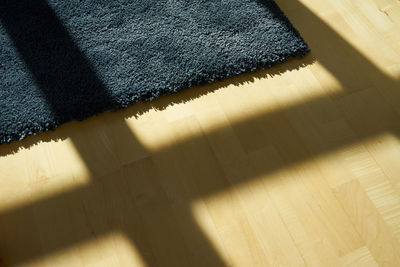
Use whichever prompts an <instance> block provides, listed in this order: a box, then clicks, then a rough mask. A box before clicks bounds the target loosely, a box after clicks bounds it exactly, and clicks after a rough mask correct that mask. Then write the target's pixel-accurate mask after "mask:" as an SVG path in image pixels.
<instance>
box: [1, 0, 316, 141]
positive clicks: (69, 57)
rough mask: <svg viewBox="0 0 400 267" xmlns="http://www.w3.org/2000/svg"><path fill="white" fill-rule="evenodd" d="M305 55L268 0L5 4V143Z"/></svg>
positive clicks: (26, 0) (17, 0) (5, 0)
mask: <svg viewBox="0 0 400 267" xmlns="http://www.w3.org/2000/svg"><path fill="white" fill-rule="evenodd" d="M308 51H309V48H308V47H307V45H306V43H305V42H304V41H303V39H302V38H301V37H300V35H299V33H298V32H297V31H296V30H295V29H294V28H293V26H292V25H291V24H290V22H289V21H288V20H287V18H286V17H285V15H284V14H283V13H282V12H281V10H280V9H279V8H278V6H277V5H276V4H275V3H274V2H273V1H272V0H113V1H110V0H47V1H46V0H1V1H0V143H6V142H10V141H13V140H19V139H23V138H24V137H25V136H26V135H29V134H34V133H37V132H40V131H46V130H50V129H54V128H56V127H57V126H58V125H60V124H63V123H65V122H69V121H72V120H83V119H85V118H87V117H89V116H92V115H94V114H98V113H101V112H104V111H107V110H117V109H120V108H122V107H126V106H128V105H130V104H132V103H135V102H138V101H147V100H152V99H154V98H156V97H159V96H161V95H163V94H169V93H174V92H178V91H181V90H183V89H186V88H189V87H191V86H194V85H200V84H206V83H211V82H213V81H215V80H217V79H223V78H226V77H230V76H233V75H237V74H240V73H243V72H249V71H255V70H257V69H261V68H264V67H269V66H272V65H274V64H277V63H279V62H282V61H284V60H285V59H287V58H290V57H301V56H304V55H305V54H306V53H307V52H308Z"/></svg>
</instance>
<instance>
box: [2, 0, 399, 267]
mask: <svg viewBox="0 0 400 267" xmlns="http://www.w3.org/2000/svg"><path fill="white" fill-rule="evenodd" d="M276 2H277V3H278V4H279V5H280V6H281V7H282V8H283V11H284V12H285V14H286V15H287V16H288V17H289V18H290V20H291V21H292V23H293V24H294V25H295V26H296V28H297V29H299V30H300V32H301V33H302V35H303V37H304V38H305V40H306V41H307V42H308V43H309V45H310V47H311V48H312V54H311V55H309V56H307V57H306V58H305V59H304V60H291V61H289V62H287V63H284V64H282V65H279V66H276V67H274V68H273V69H271V70H263V71H260V72H257V73H254V74H244V75H240V76H238V77H235V78H232V79H227V80H224V81H220V82H216V83H215V84H213V85H209V86H205V87H197V88H192V89H191V90H187V91H184V92H181V93H179V94H175V95H169V96H165V97H162V98H160V99H157V100H155V101H152V102H149V103H138V104H136V105H135V106H133V107H130V108H127V109H125V110H122V111H120V112H118V113H108V114H105V115H103V116H101V117H97V118H92V119H89V120H88V121H86V122H85V123H72V124H69V125H66V126H62V127H60V129H59V131H54V132H48V133H42V134H39V135H37V136H31V137H28V138H27V139H25V140H23V141H22V142H14V143H11V144H7V145H2V146H0V155H2V156H5V155H8V154H10V153H13V152H16V151H18V149H19V148H21V147H31V146H33V145H35V144H38V143H40V142H41V141H45V142H47V141H51V140H57V139H65V138H71V140H72V141H73V143H74V145H75V147H76V149H77V151H78V152H79V153H80V155H81V157H82V159H83V161H84V162H85V164H86V166H87V167H88V169H89V170H90V174H91V178H92V183H91V184H90V185H87V186H84V187H80V188H78V189H73V190H71V191H68V192H64V193H61V194H58V195H56V196H52V197H48V198H46V199H43V200H40V201H37V202H35V203H29V204H27V205H24V206H20V207H17V208H13V209H11V210H9V211H6V212H3V213H2V214H0V229H1V230H0V240H4V241H0V257H2V258H3V261H4V262H5V263H6V264H10V265H16V264H20V263H24V262H27V261H29V260H32V259H36V258H39V257H41V256H43V255H47V254H51V253H52V252H57V251H58V250H61V249H65V248H68V247H72V246H74V245H76V244H77V243H81V242H84V241H87V240H89V239H95V238H97V237H101V236H103V235H106V234H108V233H110V232H113V231H121V232H122V233H124V234H126V235H127V236H128V237H130V238H131V240H132V242H133V244H134V246H135V247H136V248H137V249H138V251H139V253H140V254H141V256H142V258H143V259H144V260H145V262H146V263H147V264H148V265H149V266H164V265H165V264H166V262H165V260H170V261H171V262H168V264H170V265H171V266H179V265H181V266H190V265H196V264H197V265H199V266H223V265H224V264H225V263H224V262H223V261H222V259H221V258H220V256H219V255H217V252H216V251H215V250H214V249H213V246H212V245H211V244H210V242H209V241H208V240H207V238H206V237H205V236H204V234H203V233H202V232H201V229H199V227H198V226H197V224H196V222H195V220H194V218H193V217H192V214H191V211H190V204H191V203H192V201H194V200H196V199H198V198H200V197H204V196H208V195H212V194H215V193H218V192H221V191H227V190H230V189H231V188H232V186H235V185H239V184H242V183H245V182H248V181H251V180H252V179H254V178H255V177H258V176H260V175H263V174H267V173H270V172H273V171H276V170H278V169H281V168H285V167H288V166H291V165H293V164H295V163H299V162H302V161H306V160H308V159H310V158H312V157H315V156H318V155H322V154H324V153H328V152H330V151H332V150H336V149H340V148H342V147H345V146H347V145H350V144H354V143H357V142H361V141H363V140H365V139H368V138H372V137H374V136H377V135H379V134H382V133H386V132H390V133H392V134H396V135H398V136H399V134H400V125H398V123H394V122H397V121H398V117H399V114H398V113H396V112H393V109H392V108H391V107H389V105H392V106H394V107H395V108H397V105H399V103H400V95H399V89H398V88H400V86H399V85H400V84H399V81H396V80H392V79H391V78H390V77H387V76H386V75H385V74H383V73H382V72H380V71H379V70H378V69H377V68H376V67H375V66H374V65H373V64H372V63H371V62H369V61H368V60H367V59H366V58H365V57H363V56H362V55H361V54H360V53H359V52H358V51H357V50H356V49H354V48H353V47H352V46H351V45H349V44H348V43H347V42H346V41H345V40H344V39H343V38H342V37H340V36H339V35H338V34H337V33H335V32H334V31H333V30H332V29H331V28H330V27H329V26H328V25H326V24H325V23H324V22H323V21H321V20H320V19H318V18H317V17H316V16H315V15H314V14H313V13H312V12H310V11H309V10H308V9H307V8H306V7H304V6H303V5H302V4H300V3H298V2H297V1H290V0H276ZM288 3H290V8H289V9H287V10H286V9H285V8H284V7H285V6H289V4H288ZM314 58H315V60H317V61H318V62H320V63H321V64H322V65H323V66H324V67H325V68H326V69H327V70H328V71H329V72H330V73H331V74H332V75H333V76H334V77H335V78H336V79H338V81H339V82H340V84H341V86H342V87H343V89H344V90H345V92H344V93H343V94H338V95H330V96H323V97H317V98H314V99H311V100H309V101H307V102H304V103H299V104H295V105H292V106H289V107H286V108H284V109H280V110H276V111H273V112H269V113H266V114H259V115H258V116H256V117H253V118H249V119H247V120H245V121H238V122H235V123H234V124H232V125H231V128H229V129H228V128H219V129H216V130H213V131H210V132H207V133H206V135H205V136H204V135H201V136H193V137H190V138H188V139H185V138H179V129H178V130H177V132H176V134H177V138H176V140H177V141H176V142H175V143H171V144H169V145H168V146H167V147H164V148H161V149H160V150H158V151H148V150H147V149H146V148H144V147H143V146H142V144H140V142H139V141H138V140H137V139H136V138H135V136H134V135H133V134H132V132H131V131H130V129H129V128H128V127H127V126H126V124H125V122H124V121H123V118H127V117H132V116H137V115H138V114H143V113H145V112H147V111H148V110H150V109H153V108H156V109H163V108H165V107H166V106H168V105H170V104H171V103H182V102H185V101H189V100H191V99H194V98H197V97H199V96H201V95H204V94H207V93H209V92H212V91H215V90H218V89H219V88H222V87H225V86H227V85H229V84H232V83H234V84H245V83H247V82H252V81H253V80H254V79H257V78H262V77H266V76H268V75H275V74H279V73H282V72H284V71H285V70H290V69H295V68H297V67H298V66H301V65H304V64H307V63H310V61H313V60H314ZM28 60H29V59H28ZM78 62H79V59H78ZM83 62H84V63H83V64H86V63H85V62H86V61H84V60H83ZM85 68H86V67H85ZM94 79H95V80H96V78H94ZM102 88H104V87H102ZM267 89H269V88H267ZM267 89H266V90H267ZM271 90H273V88H272V89H271ZM102 94H103V95H104V97H106V95H107V93H106V92H104V93H102ZM386 102H387V103H388V105H383V104H382V103H386ZM338 107H340V111H338ZM343 116H344V117H345V118H346V119H347V122H348V125H347V124H344V125H339V126H340V127H342V126H343V127H345V128H346V127H347V128H346V129H345V130H344V131H340V132H341V133H342V134H341V135H338V134H337V133H336V132H334V131H325V130H324V125H330V124H331V123H338V122H339V123H340V122H341V120H340V118H342V117H343ZM99 121H101V123H99ZM99 124H100V125H102V126H99ZM293 124H294V125H298V127H299V128H296V129H293ZM316 126H318V127H316ZM100 127H104V128H100ZM300 127H315V128H316V131H318V134H316V135H315V136H302V134H301V133H300V134H298V133H297V132H296V130H298V129H300ZM61 128H62V129H61ZM327 128H328V129H330V128H329V127H327ZM102 133H103V134H102ZM343 133H344V134H343ZM104 135H107V136H109V139H107V142H108V143H105V141H104V138H103V136H104ZM232 136H235V138H237V140H236V141H238V142H236V141H235V142H232V144H236V146H235V145H233V146H232V145H230V143H229V142H231V141H232V138H233V137H232ZM102 143H104V146H98V144H102ZM210 144H211V145H210ZM216 144H221V145H220V146H218V145H216ZM237 144H240V146H237ZM228 147H229V148H232V151H233V152H239V154H235V153H230V151H228V152H227V151H226V148H228ZM270 148H272V149H270ZM124 151H131V152H130V153H128V154H126V152H124ZM293 151H296V153H293ZM240 153H242V154H240ZM255 154H257V155H258V159H260V158H261V159H264V161H263V160H258V161H253V160H252V158H251V155H255ZM243 157H244V158H243ZM260 162H261V163H260ZM107 163H109V164H107ZM110 166H114V167H110ZM115 166H119V167H115ZM188 188H189V189H188ZM82 215H84V216H82ZM32 222H35V223H32ZM22 240H23V242H22ZM8 255H13V257H12V258H8V257H7V256H8ZM163 261H164V262H163Z"/></svg>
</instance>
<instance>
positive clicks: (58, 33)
mask: <svg viewBox="0 0 400 267" xmlns="http://www.w3.org/2000/svg"><path fill="white" fill-rule="evenodd" d="M0 22H1V23H2V24H3V25H4V27H5V28H6V30H7V33H8V35H9V36H10V38H11V39H12V42H13V44H14V46H15V47H16V48H17V50H18V53H19V55H20V56H21V58H22V59H23V60H24V62H25V64H26V65H27V67H28V68H29V70H30V72H31V74H32V76H33V77H34V79H35V81H36V83H37V85H38V86H39V87H40V89H41V91H42V92H43V94H44V96H45V98H46V99H47V103H48V104H49V105H50V106H51V109H52V111H53V113H54V116H55V120H56V121H58V122H59V123H64V122H68V121H71V120H73V119H77V120H82V119H85V118H86V114H88V112H89V113H90V111H91V110H97V111H99V112H102V111H106V110H109V109H110V107H113V105H114V102H113V99H112V97H111V95H110V94H109V92H108V91H107V89H106V87H105V86H104V84H103V82H102V81H101V80H100V79H99V78H98V77H97V75H96V73H95V71H94V70H93V68H92V66H91V64H90V63H89V61H88V60H87V59H86V58H85V56H84V55H83V53H82V52H81V51H80V50H79V48H78V47H77V46H76V44H75V43H74V41H73V40H72V37H71V36H70V35H69V33H68V32H67V30H66V29H65V28H64V26H63V25H62V23H61V22H60V21H59V20H58V18H57V16H56V14H55V13H54V11H53V10H52V9H51V7H50V6H49V5H48V4H47V2H46V1H43V0H33V1H32V0H21V1H11V0H4V1H1V3H0ZM93 92H96V93H95V94H94V93H93ZM83 100H84V102H82V101H83ZM82 103H84V105H82Z"/></svg>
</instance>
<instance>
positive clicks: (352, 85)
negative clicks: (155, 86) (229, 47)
mask: <svg viewBox="0 0 400 267" xmlns="http://www.w3.org/2000/svg"><path fill="white" fill-rule="evenodd" d="M276 2H277V3H278V4H279V6H280V7H281V8H282V9H283V11H284V12H285V13H286V14H287V16H288V17H289V19H290V20H291V21H292V23H293V24H294V25H295V27H296V28H297V29H298V30H299V31H300V32H301V34H302V35H303V37H304V38H305V40H306V41H307V42H308V43H309V45H310V47H311V49H312V52H311V54H309V55H308V56H307V57H306V58H304V59H301V60H290V61H288V62H286V63H284V64H281V65H279V66H276V67H274V68H272V69H269V70H264V71H259V72H257V73H253V74H245V75H241V76H238V77H236V78H233V79H228V80H226V81H222V82H217V83H214V84H212V85H208V86H203V87H197V88H192V89H190V90H187V91H185V92H182V93H179V94H176V95H170V96H166V97H162V98H160V99H158V100H155V101H153V102H151V103H139V104H137V105H133V106H132V107H129V108H128V109H125V110H122V111H119V112H115V113H107V114H103V115H101V116H98V117H94V118H91V119H89V120H87V121H84V122H74V123H69V124H67V125H64V126H61V127H60V128H59V129H57V130H56V131H53V132H48V133H42V134H39V135H37V136H31V137H29V138H27V139H25V140H23V141H21V142H14V143H12V144H8V145H1V146H0V266H68V267H70V266H244V267H248V266H263V267H264V266H318V267H320V266H346V267H347V266H361V267H367V266H393V267H396V266H400V1H398V0H326V1H318V0H276ZM172 102H174V103H176V104H174V105H170V103H172Z"/></svg>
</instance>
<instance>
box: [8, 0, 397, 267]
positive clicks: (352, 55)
mask: <svg viewBox="0 0 400 267" xmlns="http://www.w3.org/2000/svg"><path fill="white" fill-rule="evenodd" d="M277 2H278V4H279V3H283V0H282V1H279V0H277ZM292 5H293V6H294V7H295V8H293V9H290V10H287V11H286V12H285V13H286V14H287V15H288V16H289V17H290V18H291V20H292V21H293V22H295V23H296V21H297V22H298V23H296V25H297V24H298V26H297V28H298V29H300V30H301V32H302V33H303V35H304V36H305V37H306V38H305V39H306V40H308V42H309V43H310V45H311V47H313V51H314V52H313V53H314V55H315V56H316V58H317V60H318V61H319V62H321V63H322V64H323V65H324V66H325V67H326V68H327V69H328V70H329V71H330V72H331V73H332V74H333V75H334V76H335V77H336V78H337V79H338V80H339V81H340V82H341V84H342V85H343V87H344V88H345V89H346V90H347V91H348V92H352V91H353V90H354V89H355V90H358V89H359V88H358V86H359V84H361V85H363V81H361V82H360V81H358V82H360V83H358V84H357V88H355V86H354V85H355V83H354V75H353V74H352V73H350V74H349V72H348V69H347V68H343V67H342V66H358V68H359V72H358V73H360V77H361V78H366V77H368V78H367V79H366V82H365V86H366V88H368V87H371V86H373V84H374V83H375V82H383V84H384V85H385V86H384V87H382V90H384V91H390V93H394V94H397V93H396V90H393V88H396V87H395V86H396V85H397V82H396V81H393V80H391V79H390V78H388V77H386V76H385V75H384V74H382V73H381V72H380V71H379V70H377V69H376V68H375V67H374V66H373V65H372V64H371V63H370V62H369V61H368V60H367V59H365V58H364V57H363V56H362V55H361V54H360V53H358V51H356V50H355V49H354V48H352V47H351V46H350V45H348V44H347V43H346V41H344V40H343V39H342V38H341V37H340V36H338V35H337V34H336V33H335V32H334V31H332V30H331V29H330V27H329V26H327V25H326V24H325V23H324V22H322V21H320V20H319V19H318V18H316V17H315V15H314V14H313V13H312V12H310V11H309V10H308V9H307V8H306V7H304V6H303V5H301V4H300V3H297V2H292ZM299 12H300V13H299ZM311 30H314V31H316V32H318V33H320V34H322V35H323V36H322V38H321V36H320V35H318V38H317V39H316V36H315V35H313V33H311V32H310V31H311ZM314 46H315V47H316V48H317V49H314ZM318 46H319V47H321V46H323V47H324V49H326V50H329V49H331V50H337V53H336V54H335V55H332V54H330V53H326V52H325V53H324V52H323V50H324V49H321V50H319V49H318ZM349 59H351V60H349ZM336 64H339V66H337V65H336ZM331 97H332V96H331ZM331 97H322V98H318V99H314V100H312V101H310V102H307V103H303V104H300V105H296V106H293V107H289V108H285V109H283V110H280V111H277V112H274V113H272V114H271V113H270V114H262V115H260V116H259V117H256V118H253V119H251V120H250V121H243V122H238V123H235V124H234V125H233V126H232V127H233V128H234V130H235V131H236V132H238V133H239V132H241V131H245V130H246V128H249V127H248V125H249V124H254V125H265V127H263V129H261V134H265V135H266V136H271V135H269V134H268V131H269V129H267V128H268V125H271V123H272V124H273V122H274V121H277V120H281V119H282V117H285V116H286V114H288V113H296V111H297V110H302V109H305V108H308V107H309V106H313V105H316V106H319V105H321V104H324V103H325V102H326V101H331ZM397 99H398V98H397ZM374 111H376V110H374V109H372V110H368V109H367V110H365V109H362V110H360V112H374ZM350 115H352V114H350ZM353 115H354V116H353V117H354V118H357V116H356V115H357V114H353ZM396 116H397V115H396ZM358 117H359V116H358ZM349 119H350V121H351V122H354V123H357V122H355V121H354V120H352V119H353V118H352V116H350V118H349ZM363 124H364V125H366V126H368V123H367V122H359V123H358V125H359V126H360V127H356V129H363V128H365V127H366V126H363ZM376 126H377V127H373V128H369V129H368V131H365V132H364V131H357V136H347V137H346V138H345V139H342V140H338V142H336V143H330V144H328V145H326V146H325V147H324V149H323V150H318V151H317V150H315V151H312V153H309V152H307V149H304V145H303V144H302V142H301V140H299V139H298V138H297V139H296V138H294V139H293V142H291V143H280V144H279V145H277V146H278V147H281V148H282V149H281V151H280V153H281V156H282V158H283V161H282V162H281V163H278V164H271V165H270V166H268V165H266V166H261V167H258V168H254V169H253V170H251V171H250V172H249V173H246V174H245V175H244V176H242V177H237V178H233V180H232V179H231V180H229V182H226V183H224V182H221V183H220V184H213V185H212V186H207V185H203V186H199V188H201V190H200V192H199V196H204V195H208V194H212V193H215V192H217V191H220V190H226V189H227V188H228V187H229V186H231V185H232V184H240V183H242V182H245V181H248V180H249V179H251V178H252V177H256V176H258V175H259V174H263V173H267V172H270V171H274V170H276V169H278V168H283V167H285V166H288V165H290V164H293V163H296V162H299V161H302V160H306V159H307V158H310V157H311V156H312V154H313V155H318V154H321V153H325V152H328V151H331V150H333V149H337V148H340V147H343V146H346V145H348V144H351V143H354V142H358V141H360V139H361V140H362V139H365V138H369V137H372V136H375V135H378V134H380V133H382V132H385V131H390V132H393V133H395V134H398V126H397V125H387V124H382V125H376ZM250 128H251V127H250ZM221 133H222V136H223V135H224V134H223V129H219V130H216V131H214V132H212V133H210V134H208V136H209V138H210V139H212V138H214V137H213V136H215V137H217V136H220V135H221ZM271 138H272V139H271V140H273V141H278V142H279V140H280V138H277V136H276V135H275V137H274V134H272V136H271ZM195 139H199V138H192V139H191V140H189V141H187V142H180V143H178V144H177V145H176V146H175V147H173V148H167V149H164V150H162V151H159V152H157V154H160V155H164V156H165V157H170V156H174V155H176V151H177V150H180V151H182V150H183V151H186V150H187V147H189V146H190V144H193V143H195V142H196V140H195ZM285 147H286V148H290V149H285ZM295 147H299V148H301V149H299V151H305V152H304V153H303V154H296V155H290V154H284V153H283V154H282V151H292V150H293V149H294V148H295ZM77 149H78V150H79V146H78V147H77ZM196 149H201V147H200V146H199V147H196V148H195V149H192V151H195V150H196ZM87 157H90V153H87V154H86V155H84V156H83V158H84V159H85V160H86V159H87ZM213 160H215V161H218V159H217V158H214V159H213ZM197 168H198V167H197ZM216 175H217V176H224V175H225V174H224V173H222V172H219V173H217V174H216ZM196 179H197V178H196ZM196 182H197V183H200V184H201V180H198V179H197V180H196ZM86 190H90V187H87V188H80V189H78V190H74V191H71V192H68V193H65V194H60V195H58V196H56V197H52V198H48V199H44V200H41V201H38V202H36V203H32V204H29V205H26V206H24V207H21V208H16V209H13V210H12V211H10V212H6V213H3V214H0V222H3V221H10V222H12V221H13V219H14V220H16V219H18V218H21V217H22V218H23V217H24V214H28V213H30V212H31V211H32V210H33V209H39V210H40V209H41V207H45V206H48V205H49V203H58V204H61V203H63V202H64V201H67V200H68V199H71V201H72V199H82V198H84V197H85V196H87V194H88V193H87V191H86ZM67 202H68V201H67ZM60 206H61V207H62V206H65V205H63V204H61V205H60ZM42 219H43V220H44V224H45V225H49V226H50V225H51V223H52V221H51V220H46V218H42ZM23 225H25V224H23ZM25 226H26V225H25ZM60 227H61V228H60V230H68V229H69V225H68V224H67V223H64V224H61V226H60ZM29 230H34V227H31V228H29V227H28V228H27V232H28V231H29ZM107 231H108V230H105V231H104V232H107ZM128 231H129V230H128ZM29 232H30V231H29ZM67 232H68V231H67ZM99 232H101V231H99ZM28 236H29V235H28ZM88 238H91V236H90V235H87V234H84V233H83V234H82V235H81V236H78V237H77V238H75V237H73V238H72V239H71V240H69V241H68V242H66V243H62V244H60V246H58V245H57V246H55V247H54V249H53V250H58V249H61V248H63V247H66V246H70V245H72V244H74V243H76V242H79V241H82V240H86V239H88ZM49 252H51V251H46V252H37V253H36V252H34V253H33V255H28V256H26V257H25V258H22V259H21V260H20V262H23V261H25V260H28V259H31V258H32V257H37V256H39V255H43V254H44V253H49Z"/></svg>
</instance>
